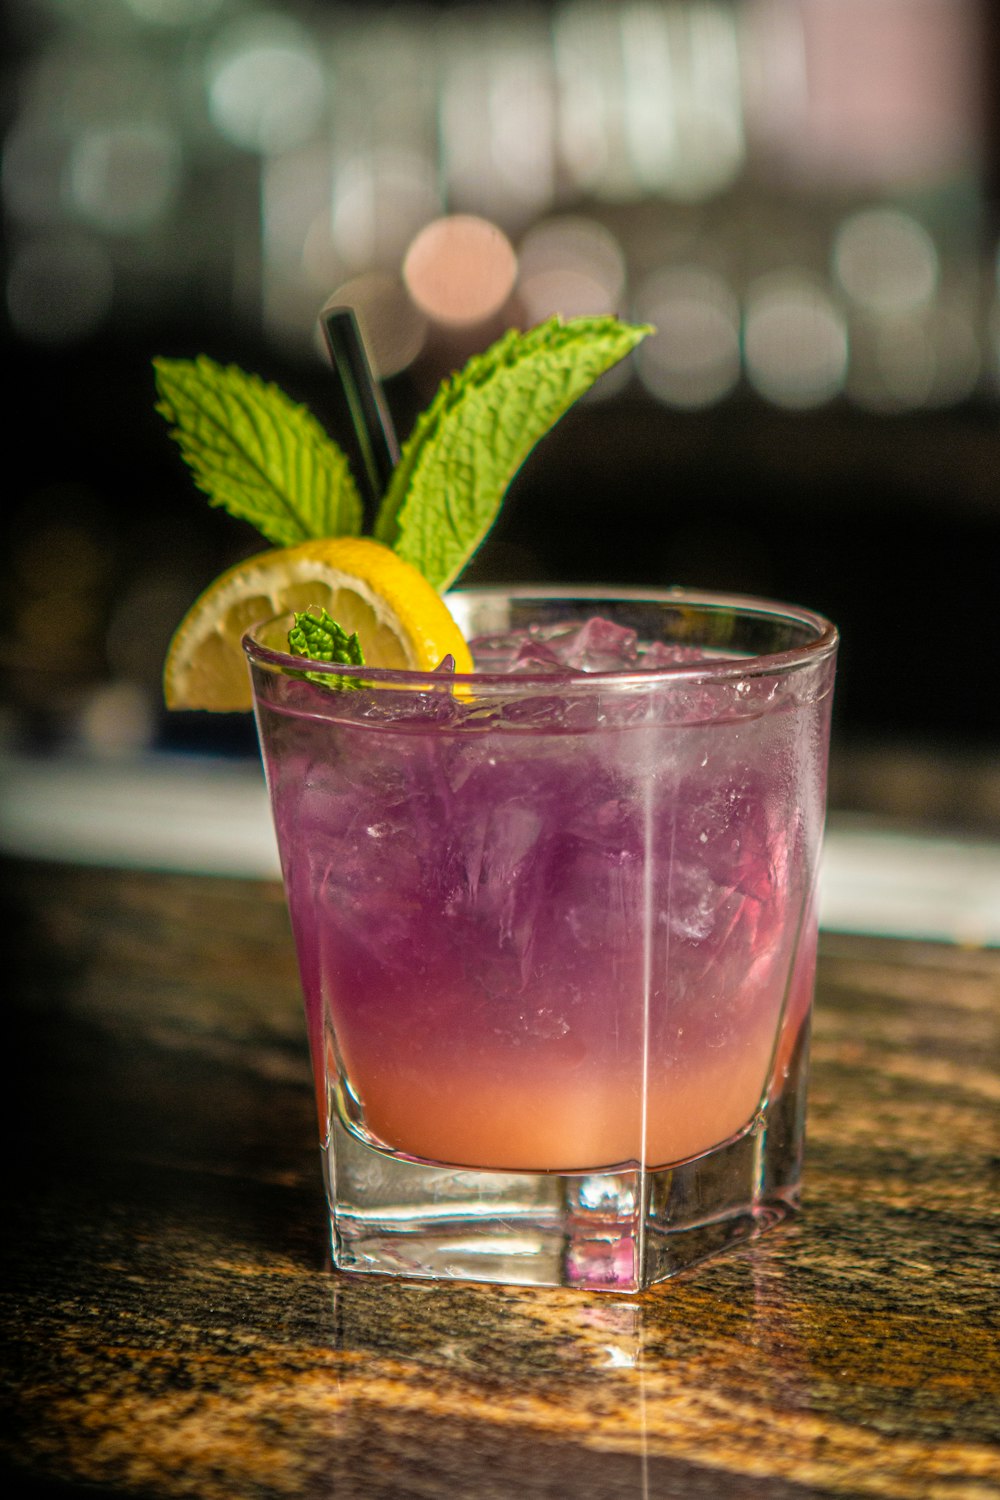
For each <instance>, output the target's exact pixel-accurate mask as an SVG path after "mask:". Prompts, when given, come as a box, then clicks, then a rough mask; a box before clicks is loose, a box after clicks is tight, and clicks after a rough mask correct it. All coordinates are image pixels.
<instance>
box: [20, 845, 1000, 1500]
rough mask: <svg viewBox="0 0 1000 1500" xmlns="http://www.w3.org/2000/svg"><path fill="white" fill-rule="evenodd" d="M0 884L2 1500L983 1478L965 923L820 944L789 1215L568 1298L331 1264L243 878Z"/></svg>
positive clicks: (993, 1055)
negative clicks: (13, 1089)
mask: <svg viewBox="0 0 1000 1500" xmlns="http://www.w3.org/2000/svg"><path fill="white" fill-rule="evenodd" d="M3 890H4V907H5V928H6V931H7V934H8V938H9V939H10V938H13V942H12V943H9V947H10V948H12V960H11V962H12V967H13V972H14V975H15V981H16V996H15V1011H14V1014H15V1027H16V1035H17V1038H18V1049H17V1052H16V1055H15V1062H14V1064H13V1066H11V1067H10V1074H11V1076H12V1078H14V1079H15V1080H16V1081H20V1082H21V1083H22V1091H21V1103H20V1105H19V1106H18V1110H17V1113H16V1115H15V1116H14V1118H13V1120H12V1123H11V1126H10V1127H9V1129H10V1131H11V1139H12V1141H14V1142H15V1143H16V1145H15V1149H14V1151H13V1152H12V1153H11V1156H12V1158H13V1167H14V1171H13V1173H12V1174H11V1181H10V1182H9V1183H8V1185H7V1188H6V1192H7V1197H8V1204H7V1206H6V1208H5V1213H4V1222H5V1230H6V1233H5V1235H4V1250H3V1257H4V1266H3V1275H2V1280H0V1306H2V1309H3V1312H2V1325H0V1326H2V1332H3V1335H4V1343H5V1347H6V1350H7V1355H6V1358H5V1359H4V1362H3V1372H2V1390H3V1397H4V1401H3V1411H4V1416H3V1427H2V1432H0V1454H2V1455H3V1465H4V1467H3V1474H5V1475H6V1476H7V1477H8V1481H9V1482H10V1481H13V1493H14V1494H15V1495H25V1496H42V1495H65V1496H67V1497H68V1496H70V1495H76V1494H83V1495H91V1496H94V1495H98V1496H100V1495H107V1496H111V1495H114V1496H128V1497H133V1500H135V1497H161V1496H162V1497H167V1496H170V1497H198V1500H216V1497H219V1500H222V1497H234V1496H236V1497H241V1496H252V1497H261V1500H270V1497H282V1496H302V1497H324V1500H325V1497H330V1496H336V1497H337V1500H353V1497H362V1500H369V1497H371V1500H380V1497H393V1500H396V1497H403V1500H406V1497H420V1500H436V1497H439V1496H440V1497H448V1500H455V1497H457V1496H472V1497H477V1500H479V1497H482V1500H492V1497H504V1496H518V1497H525V1500H534V1497H541V1496H545V1497H553V1500H558V1497H564V1496H573V1497H580V1500H605V1497H607V1500H612V1497H613V1500H622V1497H624V1500H627V1497H630V1496H635V1497H642V1500H650V1497H674V1496H677V1497H682V1496H683V1497H685V1500H688V1497H690V1500H700V1497H709V1496H711V1497H715V1496H723V1497H737V1500H740V1497H767V1500H792V1497H800V1500H805V1497H807V1496H814V1497H822V1496H834V1495H836V1496H900V1497H910V1496H921V1497H923V1496H929V1497H941V1500H945V1497H947V1500H959V1497H969V1500H973V1497H974V1500H982V1497H985V1496H992V1495H1000V1356H998V1348H1000V1341H998V1339H997V1326H996V1325H997V1321H998V1320H997V1312H998V1307H1000V1300H998V1295H997V1294H998V1284H1000V1267H998V1260H997V1224H996V1164H997V1159H998V1148H1000V1140H998V1127H997V1113H996V1102H997V1096H998V1093H1000V1089H998V1084H997V1061H998V1054H1000V1046H998V1042H1000V951H998V950H995V949H979V950H976V949H962V948H958V947H949V946H946V945H943V944H941V945H935V944H920V943H916V942H900V941H888V940H880V939H875V938H854V937H849V936H841V935H838V936H836V937H833V936H826V937H824V939H823V942H822V951H821V968H820V985H819V995H818V1004H817V1013H816V1028H815V1044H814V1059H815V1061H814V1069H813V1086H812V1092H811V1107H810V1136H809V1148H808V1159H807V1180H806V1194H805V1212H804V1213H803V1214H802V1216H801V1217H800V1218H799V1219H798V1220H797V1221H795V1222H794V1223H793V1224H792V1225H791V1226H790V1227H788V1228H785V1229H782V1230H779V1231H777V1232H775V1233H774V1234H772V1235H769V1236H768V1237H766V1238H765V1239H763V1240H761V1241H759V1242H757V1243H756V1244H754V1245H751V1246H748V1247H744V1248H742V1249H739V1250H737V1251H736V1252H734V1253H731V1254H730V1255H728V1256H726V1257H723V1258H721V1259H719V1260H716V1261H713V1262H709V1263H706V1264H704V1265H703V1266H701V1267H698V1268H696V1269H694V1270H693V1271H690V1272H688V1273H686V1274H685V1275H684V1276H682V1277H680V1278H678V1279H677V1280H675V1281H673V1282H669V1283H666V1284H664V1285H662V1286H660V1287H657V1288H655V1289H654V1290H652V1291H650V1292H647V1293H644V1294H642V1295H641V1296H638V1297H623V1296H618V1295H603V1296H602V1295H591V1296H587V1295H582V1294H580V1293H577V1292H569V1291H556V1290H552V1291H538V1290H524V1289H507V1288H489V1287H475V1286H461V1285H451V1286H442V1285H423V1284H419V1283H412V1282H411V1283H399V1284H394V1283H392V1282H388V1281H384V1280H381V1279H377V1278H349V1277H345V1276H341V1275H335V1274H334V1273H332V1272H331V1271H330V1269H329V1264H328V1257H327V1249H326V1243H325V1228H324V1207H323V1203H322V1195H321V1186H320V1175H319V1162H318V1151H317V1148H316V1144H315V1119H314V1113H313V1096H312V1090H311V1086H310V1082H309V1076H308V1065H307V1060H306V1047H305V1036H304V1029H303V1025H302V1022H301V1018H300V1013H299V998H298V989H297V981H296V975H295V969H294V960H293V957H292V952H291V946H290V941H289V937H288V927H287V920H286V917H285V910H284V905H283V901H282V896H281V891H280V888H279V887H278V886H277V885H275V884H274V883H271V882H256V881H243V880H229V879H221V878H215V879H210V878H195V877H186V876H182V875H155V874H148V873H142V872H137V871H128V872H123V871H114V870H107V869H84V868H74V867H68V866H59V865H55V864H42V863H37V864H35V863H28V862H21V861H16V860H10V861H8V862H7V863H6V864H5V866H4V867H3ZM8 1003H10V1002H8ZM991 1173H992V1174H993V1175H992V1179H991ZM8 1492H10V1483H9V1484H8Z"/></svg>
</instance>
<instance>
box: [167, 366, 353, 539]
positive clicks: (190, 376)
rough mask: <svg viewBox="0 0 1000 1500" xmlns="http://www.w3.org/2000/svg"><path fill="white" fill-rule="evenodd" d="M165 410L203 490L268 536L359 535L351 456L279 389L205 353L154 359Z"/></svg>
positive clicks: (304, 410) (273, 537) (304, 537)
mask: <svg viewBox="0 0 1000 1500" xmlns="http://www.w3.org/2000/svg"><path fill="white" fill-rule="evenodd" d="M153 368H154V370H155V372H156V389H157V393H158V395H159V397H160V400H159V402H158V404H157V408H156V409H157V411H159V412H160V413H161V414H162V415H163V416H164V417H166V419H167V421H168V422H170V423H171V424H172V430H171V436H172V437H174V438H176V440H177V442H178V443H179V444H180V449H181V452H182V454H183V455H184V458H185V460H186V462H187V464H188V466H189V467H190V469H191V471H192V473H193V474H194V479H195V483H196V484H197V485H198V488H199V489H201V490H204V492H205V494H206V495H207V496H208V498H209V501H210V502H211V504H212V505H219V506H222V507H224V508H225V509H226V510H228V511H229V513H230V515H233V516H238V517H240V518H241V519H243V520H245V521H250V522H251V523H252V524H253V525H254V526H256V527H257V530H258V531H259V532H261V534H262V535H263V536H265V537H266V538H267V540H268V541H269V542H273V543H274V544H275V546H278V547H288V546H294V544H295V543H296V542H305V541H308V540H310V538H313V537H324V536H356V535H357V533H358V532H359V531H360V530H361V515H362V507H361V497H360V495H359V493H358V489H357V486H356V484H355V482H354V478H353V476H352V474H351V471H350V465H349V464H348V461H347V457H346V455H345V454H344V453H343V452H342V451H341V450H340V448H338V447H337V445H336V443H334V442H333V441H332V440H331V439H330V438H329V437H328V436H327V434H326V433H325V432H324V431H323V428H322V427H321V426H320V424H319V423H318V422H317V421H316V418H315V417H314V416H313V415H312V414H311V413H310V412H309V411H307V410H306V408H305V407H303V406H298V405H297V404H296V403H295V402H294V401H292V400H291V399H290V398H289V397H288V396H286V395H285V393H284V392H283V391H281V390H279V389H278V387H277V386H275V385H267V384H265V382H264V381H263V380H260V379H259V378H258V377H257V376H256V375H247V374H245V373H244V371H242V370H240V369H238V368H237V367H236V366H235V365H229V366H226V367H223V366H222V365H217V364H216V363H215V361H214V360H211V359H209V358H208V357H207V356H206V355H204V354H202V355H199V356H198V358H197V359H194V360H187V359H155V360H154V361H153Z"/></svg>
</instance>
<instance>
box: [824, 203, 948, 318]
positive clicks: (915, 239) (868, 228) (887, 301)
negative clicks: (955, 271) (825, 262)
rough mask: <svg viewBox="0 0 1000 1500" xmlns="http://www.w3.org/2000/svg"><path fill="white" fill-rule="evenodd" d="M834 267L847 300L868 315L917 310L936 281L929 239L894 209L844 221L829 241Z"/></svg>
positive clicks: (869, 211) (909, 218)
mask: <svg viewBox="0 0 1000 1500" xmlns="http://www.w3.org/2000/svg"><path fill="white" fill-rule="evenodd" d="M833 264H834V270H835V271H836V275H837V279H838V281H839V282H840V284H841V286H842V287H843V288H844V291H845V292H847V294H848V296H849V297H851V298H852V299H853V300H854V301H855V302H856V303H857V304H858V305H859V306H860V307H864V308H867V309H870V310H871V311H873V312H880V313H904V312H908V311H909V310H910V309H912V308H916V307H921V306H923V305H924V304H925V303H927V302H929V301H930V300H931V298H932V297H933V296H934V292H935V290H936V288H937V284H938V280H939V266H938V254H937V250H936V249H935V246H934V241H933V240H932V239H931V237H930V235H929V234H928V232H927V230H926V229H925V228H924V227H923V225H922V224H920V223H918V221H917V220H916V219H914V218H913V217H912V215H910V214H907V213H903V212H902V210H901V209H897V208H867V209H863V210H862V211H861V212H860V213H855V214H851V215H850V216H849V217H848V218H846V219H845V220H844V222H843V223H842V224H841V226H840V228H839V229H838V231H837V234H836V238H835V240H834V246H833Z"/></svg>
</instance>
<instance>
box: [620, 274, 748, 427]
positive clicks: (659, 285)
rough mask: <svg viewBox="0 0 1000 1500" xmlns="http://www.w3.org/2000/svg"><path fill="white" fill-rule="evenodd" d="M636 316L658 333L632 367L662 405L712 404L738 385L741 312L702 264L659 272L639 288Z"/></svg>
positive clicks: (730, 294)
mask: <svg viewBox="0 0 1000 1500" xmlns="http://www.w3.org/2000/svg"><path fill="white" fill-rule="evenodd" d="M635 314H636V317H637V318H638V319H639V320H640V321H641V322H644V323H652V324H653V325H654V327H655V329H656V332H655V333H653V334H651V335H650V336H649V337H648V338H646V339H644V340H643V342H642V343H641V344H640V345H639V347H638V349H637V350H636V365H637V367H638V371H639V377H640V379H641V380H642V382H643V384H644V385H645V386H646V388H647V389H648V390H649V391H651V392H652V393H653V395H655V396H658V397H659V399H660V400H661V401H665V402H667V403H668V404H669V405H671V406H677V407H683V408H688V409H694V408H698V407H704V406H710V405H711V404H712V403H713V402H715V401H719V400H721V398H722V397H723V396H726V395H728V394H729V392H730V391H731V390H732V389H733V387H734V386H735V385H736V383H737V381H738V380H739V376H740V308H739V303H738V301H737V299H736V295H735V293H734V292H733V290H732V288H731V287H730V286H729V284H728V283H727V281H726V280H725V278H724V277H723V276H721V275H719V274H718V273H717V272H715V271H710V270H707V269H705V268H703V267H700V266H677V267H670V268H668V269H664V270H662V271H657V272H655V273H654V274H653V275H652V276H650V277H648V278H647V280H646V281H645V282H643V284H642V285H641V286H640V288H639V289H638V291H637V293H636V299H635Z"/></svg>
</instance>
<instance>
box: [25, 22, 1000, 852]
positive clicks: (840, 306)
mask: <svg viewBox="0 0 1000 1500" xmlns="http://www.w3.org/2000/svg"><path fill="white" fill-rule="evenodd" d="M3 25H4V27H5V31H6V35H5V37H4V47H3V58H4V61H3V73H4V85H5V86H4V91H3V119H2V127H3V146H2V213H3V224H4V245H5V249H4V263H3V280H4V318H5V323H4V334H3V336H4V342H5V361H4V363H5V367H6V368H7V370H8V372H9V375H8V395H7V397H5V398H4V400H5V408H6V415H7V422H6V430H7V433H8V438H7V461H6V464H5V481H4V490H5V492H6V497H7V498H6V500H5V503H4V507H3V518H2V521H0V527H2V535H3V547H2V552H0V570H2V598H0V602H2V621H0V643H2V662H3V674H2V675H3V692H2V719H0V735H2V744H3V745H4V746H6V748H7V749H8V750H9V751H13V752H16V753H21V752H28V753H30V754H32V755H34V756H38V755H41V754H52V753H55V752H60V753H66V752H67V751H68V752H71V753H73V754H75V755H85V756H88V757H91V758H98V759H101V760H103V761H109V762H113V761H115V760H121V759H124V758H133V759H134V758H135V757H136V756H137V755H143V754H145V753H147V752H160V751H171V752H173V751H178V750H184V751H190V750H195V751H200V752H204V753H206V754H210V755H216V754H219V755H226V756H229V757H246V758H247V759H250V758H252V757H254V756H255V754H256V751H255V745H254V740H253V729H252V725H251V724H250V723H248V722H247V720H246V719H244V718H233V719H229V718H225V719H220V718H217V717H216V718H205V717H204V716H195V715H190V716H175V717H172V718H170V719H168V718H167V716H166V715H165V713H164V712H163V711H162V708H161V704H160V689H159V676H160V669H161V666H162V661H163V655H164V652H165V649H166V646H167V643H168V641H169V638H170V635H171V633H172V631H173V629H174V627H175V626H176V625H177V623H178V622H179V620H180V618H181V616H182V614H183V613H184V611H185V609H186V608H187V606H188V605H189V604H190V603H191V601H192V600H193V598H194V597H195V595H196V593H197V592H198V591H199V590H200V589H201V588H203V587H204V586H205V584H207V583H208V582H209V581H210V580H211V578H212V577H214V576H215V574H217V573H218V572H219V571H220V570H221V569H222V568H223V567H225V566H227V565H228V564H230V563H232V562H234V561H236V560H237V559H239V558H240V557H242V556H246V555H249V554H250V553H251V552H253V551H256V550H260V547H261V545H262V544H261V541H260V538H259V537H258V536H257V534H256V533H255V532H253V531H252V530H251V529H250V528H249V527H244V526H243V525H242V524H241V523H237V522H236V521H234V520H232V519H231V518H230V517H228V516H226V515H224V514H221V513H219V512H215V511H212V510H210V508H209V506H208V504H207V502H206V501H205V499H204V497H202V496H201V495H200V494H199V493H198V492H197V491H196V490H195V489H194V487H193V485H192V483H191V481H190V479H189V477H188V475H187V471H186V470H185V469H184V466H183V464H182V462H181V460H180V457H179V455H178V453H177V451H176V449H175V448H174V445H173V444H172V443H171V442H170V440H169V438H168V437H167V429H166V425H165V423H164V422H163V420H162V418H160V417H159V416H158V415H157V414H156V413H155V411H154V393H153V382H152V375H151V360H152V357H153V356H154V355H156V354H166V355H172V356H192V355H194V354H196V353H199V352H206V353H209V354H211V355H212V356H213V357H214V358H215V359H217V360H220V361H222V362H227V361H235V362H237V363H239V364H241V365H243V366H244V367H245V368H247V369H250V370H253V371H256V372H257V373H259V374H260V375H262V376H264V377H265V378H267V379H270V380H274V381H277V382H278V383H279V384H280V385H282V386H284V387H285V389H286V390H288V391H289V392H290V393H291V394H293V395H294V396H295V397H296V398H297V399H299V400H301V401H304V402H306V403H307V404H308V405H309V406H310V407H311V408H312V410H313V411H314V413H315V414H316V415H317V416H318V417H319V418H320V420H322V421H323V422H324V423H325V424H327V425H328V426H330V427H331V429H332V430H334V431H335V432H336V433H337V434H338V435H339V436H341V437H345V436H346V425H345V424H346V416H345V412H344V410H343V409H342V406H341V403H340V400H339V395H338V391H337V389H336V382H335V380H334V379H333V376H332V375H331V372H330V370H329V367H328V365H327V364H326V361H325V357H324V355H323V353H322V351H321V348H320V345H319V343H318V341H317V336H316V318H317V313H318V311H319V309H320V308H321V307H322V305H323V303H324V302H325V301H326V300H327V299H328V297H330V296H331V294H333V293H335V292H336V293H338V295H339V296H340V298H341V300H343V301H349V302H351V303H353V304H354V305H355V306H356V307H357V308H358V311H359V316H360V318H361V321H362V323H363V326H364V328H365V330H366V334H367V337H368V341H369V343H370V347H371V350H372V354H373V358H374V361H375V363H376V365H377V367H378V370H379V373H380V374H381V376H382V378H383V380H384V382H385V387H386V393H387V399H388V403H389V406H390V408H391V410H392V413H393V416H394V418H395V422H396V426H397V427H398V429H399V430H400V433H401V434H404V435H405V433H406V432H407V431H408V429H409V426H410V424H411V422H412V420H413V416H414V413H415V412H416V411H417V410H418V409H419V408H420V407H421V406H422V405H423V404H424V403H425V402H426V401H427V399H428V398H429V396H430V394H431V392H432V390H433V388H434V387H435V385H436V383H437V381H438V379H439V378H440V376H441V375H442V374H443V373H445V372H446V371H448V370H449V369H452V368H454V367H455V366H456V365H457V364H459V363H461V362H462V361H464V359H465V358H466V357H467V355H468V354H470V353H471V352H473V351H474V350H476V349H479V348H482V347H485V346H486V345H487V344H488V343H490V342H491V341H492V340H493V339H494V338H495V337H496V336H497V335H498V334H499V333H500V332H501V331H502V329H503V328H504V327H506V326H510V325H512V324H516V325H518V326H525V325H526V324H528V323H532V322H535V321H538V320H539V319H541V318H544V317H546V316H548V315H549V314H551V313H553V312H561V313H563V314H566V315H572V314H576V313H584V312H618V313H620V314H622V315H624V316H628V317H634V318H640V319H645V320H649V321H651V322H653V323H655V324H656V326H657V329H658V332H657V334H656V336H655V337H653V338H651V339H649V340H648V341H647V342H646V343H645V344H644V345H642V346H641V348H640V350H639V351H638V352H637V354H636V355H635V356H633V357H632V359H631V360H630V362H629V363H628V364H627V365H625V366H623V367H622V368H620V369H619V370H618V371H615V372H612V374H611V375H610V376H608V377H606V378H605V380H604V382H603V383H602V385H601V386H600V387H599V388H598V389H597V390H596V391H595V392H594V394H593V395H592V396H591V397H589V398H588V399H587V400H586V401H585V402H584V403H583V404H582V405H581V406H580V407H579V408H578V409H576V410H574V411H573V412H571V413H570V414H569V415H568V416H567V417H566V418H565V419H564V421H563V422H562V423H561V424H560V425H559V427H558V428H557V429H556V430H555V432H554V433H552V434H551V435H550V437H549V438H547V439H546V441H545V443H544V444H543V445H542V447H541V448H540V449H539V450H538V451H537V452H536V453H535V455H534V456H533V457H532V458H531V460H530V461H529V463H528V464H527V465H526V466H525V468H524V469H523V470H522V472H521V474H520V475H519V476H518V478H517V480H516V481H515V484H514V486H513V489H512V491H511V494H510V497H509V501H508V504H507V506H506V508H505V511H504V514H503V517H502V519H501V521H500V523H499V524H498V526H497V527H496V529H495V531H494V533H493V534H492V536H491V537H490V539H489V541H488V542H487V544H486V546H485V547H484V549H483V551H482V553H481V555H480V557H479V558H478V559H477V561H476V563H475V564H474V567H473V570H472V571H470V573H469V574H468V575H467V581H473V580H475V581H499V580H515V581H516V580H522V579H542V580H549V581H553V582H560V581H573V580H576V581H583V582H586V581H600V582H609V583H615V582H617V583H647V584H651V585H662V584H669V583H683V584H686V585H689V586H698V587H705V588H718V589H726V590H732V591H737V592H742V593H756V594H763V595H768V596H772V597H777V598H786V599H789V600H792V601H795V602H798V603H802V604H806V605H809V606H812V607H814V608H816V609H818V610H820V611H822V612H824V613H826V614H828V615H830V616H831V617H832V618H833V619H834V620H835V621H836V622H837V623H838V624H839V626H840V627H841V630H842V633H843V640H844V645H843V656H842V670H841V675H840V680H839V686H838V698H837V706H836V729H835V740H834V747H835V752H834V775H833V794H832V796H833V805H834V807H841V808H847V809H854V810H858V811H867V812H876V813H879V814H884V815H887V816H892V817H899V818H911V819H913V818H915V819H919V820H921V821H924V822H929V823H938V824H943V825H949V826H962V827H969V826H972V827H974V828H977V829H981V828H984V827H992V828H994V829H995V828H996V827H1000V769H998V757H997V730H998V728H1000V715H998V708H997V696H998V695H997V692H996V690H995V688H994V687H993V676H994V674H993V671H992V657H993V655H994V654H995V649H996V648H995V632H994V618H995V615H996V610H997V604H998V588H997V565H998V558H1000V545H998V544H1000V481H998V470H1000V430H998V398H1000V258H998V228H1000V226H998V219H997V197H998V191H997V189H998V177H1000V174H998V155H1000V151H998V148H1000V118H998V115H997V112H996V109H995V105H996V100H997V87H996V85H997V82H998V79H1000V66H998V60H1000V14H998V7H996V6H995V5H993V4H991V3H990V0H878V3H874V0H617V3H609V0H605V3H598V0H558V3H548V4H546V3H542V0H525V3H518V4H499V3H495V4H492V5H490V4H478V5H475V6H469V5H449V4H444V3H441V4H422V5H411V4H390V3H384V0H383V3H371V4H362V3H354V4H351V5H337V4H319V3H308V0H300V3H292V0H8V3H7V5H6V9H5V12H4V21H3Z"/></svg>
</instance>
